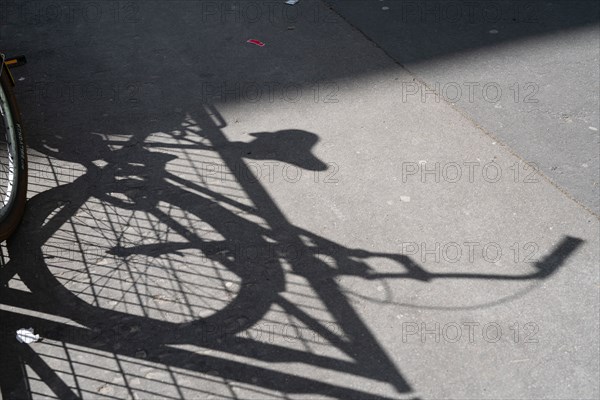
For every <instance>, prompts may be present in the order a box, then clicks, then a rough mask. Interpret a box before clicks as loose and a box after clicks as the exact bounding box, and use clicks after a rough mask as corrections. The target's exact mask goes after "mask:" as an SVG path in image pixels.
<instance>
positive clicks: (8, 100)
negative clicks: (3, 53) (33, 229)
mask: <svg viewBox="0 0 600 400" xmlns="http://www.w3.org/2000/svg"><path fill="white" fill-rule="evenodd" d="M0 90H1V91H2V93H0V108H1V110H0V112H1V114H2V116H1V118H2V121H1V122H0V123H2V124H3V126H0V129H2V130H3V131H4V132H2V133H0V135H4V138H5V140H6V144H7V153H8V155H7V158H6V162H3V163H2V165H1V166H0V167H2V168H4V167H7V170H8V171H9V172H8V177H9V178H8V179H7V182H6V190H7V196H6V197H7V198H6V199H4V198H1V199H0V241H4V240H6V239H7V238H8V237H10V235H11V234H12V233H13V232H14V231H15V229H17V226H18V225H19V222H20V221H21V218H22V216H23V212H24V211H25V202H26V196H27V150H26V146H25V138H24V135H23V129H22V123H21V114H20V113H19V108H18V106H17V102H16V99H15V97H14V94H13V92H12V83H11V81H10V78H9V76H8V72H7V71H2V74H0ZM5 164H6V165H5ZM11 174H12V176H11ZM0 185H1V186H2V187H0V189H2V190H4V189H5V188H4V186H5V185H4V182H2V183H0Z"/></svg>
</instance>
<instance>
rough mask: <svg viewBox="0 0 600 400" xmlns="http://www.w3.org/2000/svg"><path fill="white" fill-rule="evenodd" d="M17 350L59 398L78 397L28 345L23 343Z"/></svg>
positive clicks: (68, 399) (66, 399)
mask: <svg viewBox="0 0 600 400" xmlns="http://www.w3.org/2000/svg"><path fill="white" fill-rule="evenodd" d="M18 351H19V353H20V354H22V355H23V361H24V362H25V363H26V364H27V365H29V367H31V369H33V371H34V372H35V373H36V374H37V375H38V376H39V377H40V379H42V380H43V381H44V382H45V383H46V384H47V385H48V387H49V388H50V390H52V391H53V392H54V394H56V396H57V397H58V398H59V399H65V400H70V399H79V396H77V395H76V394H75V393H74V392H73V391H72V390H71V388H69V386H67V384H66V383H65V382H64V381H63V380H62V379H61V378H60V377H59V376H58V375H57V374H56V372H54V370H53V369H52V368H51V367H50V366H49V365H48V364H47V363H46V362H45V361H44V360H43V359H42V358H41V357H40V356H39V355H37V354H36V352H35V351H33V350H32V349H31V347H30V346H29V345H27V344H23V345H22V347H21V348H19V350H18Z"/></svg>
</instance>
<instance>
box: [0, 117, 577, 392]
mask: <svg viewBox="0 0 600 400" xmlns="http://www.w3.org/2000/svg"><path fill="white" fill-rule="evenodd" d="M225 127H226V123H225V121H224V120H223V118H221V117H220V116H219V114H218V112H217V111H216V110H215V109H214V108H212V107H207V108H205V109H202V110H197V111H195V112H194V113H192V115H188V116H187V117H186V118H185V119H184V120H183V121H182V122H181V124H180V126H179V127H178V128H177V129H175V130H172V131H170V132H166V133H165V132H157V133H147V134H143V135H131V136H130V137H127V136H116V135H112V136H111V135H108V134H93V135H88V136H89V140H90V141H93V142H94V143H93V147H94V148H95V149H96V150H97V151H96V152H95V153H94V154H87V153H85V154H82V153H67V156H63V153H61V152H60V151H59V150H56V151H55V150H53V149H60V148H61V146H64V143H63V144H62V145H61V143H60V138H57V137H50V138H48V142H47V143H45V147H43V149H45V150H43V152H42V151H40V153H39V154H35V153H34V155H33V156H32V165H33V166H34V168H32V170H33V171H34V179H33V181H34V185H33V186H34V187H33V191H34V193H35V196H33V198H32V199H31V200H30V202H29V206H28V212H27V215H26V217H25V219H24V221H23V224H22V225H21V227H20V229H19V231H18V232H17V234H16V236H15V237H14V238H13V239H12V240H11V242H10V243H9V245H8V249H7V250H8V258H9V261H8V262H7V263H6V265H5V266H4V267H3V269H2V270H1V271H2V273H1V274H0V280H1V281H2V283H3V285H6V287H4V288H2V295H1V301H2V304H4V305H3V306H2V311H1V312H2V314H3V317H2V318H3V320H6V321H10V322H9V323H8V324H7V325H5V335H4V336H8V337H5V338H4V340H3V347H4V349H3V353H5V354H6V356H5V357H3V361H2V363H3V369H2V370H3V371H8V372H7V373H6V374H5V375H4V377H3V378H2V380H1V383H2V390H3V393H4V394H6V395H9V394H11V393H12V395H15V394H16V395H24V394H25V393H27V392H29V393H31V395H33V396H34V397H35V396H37V395H40V396H42V395H43V396H48V397H56V398H78V397H84V398H85V397H93V398H98V397H105V398H119V399H121V398H126V397H131V398H135V397H138V398H151V397H160V398H173V399H176V398H206V397H208V396H209V395H210V396H214V398H279V399H285V398H290V396H293V395H297V394H307V395H311V396H316V395H318V396H330V397H335V398H344V399H349V398H361V399H370V398H372V399H375V398H378V399H379V398H397V396H398V395H399V394H405V395H407V396H409V395H410V394H411V392H412V388H411V387H410V385H409V384H408V382H407V381H406V380H405V378H404V377H403V376H402V374H401V373H400V370H399V368H398V366H397V365H396V364H395V362H394V361H393V360H392V358H391V357H390V356H389V355H388V352H387V351H386V349H385V348H384V347H383V345H381V344H380V343H379V342H378V340H377V339H376V338H375V336H374V335H373V333H372V332H371V330H370V329H369V327H368V326H367V325H366V323H365V322H364V321H363V320H362V319H361V317H360V316H359V314H358V312H357V311H356V310H355V308H354V307H353V305H352V302H351V298H352V297H353V296H354V297H357V296H358V297H361V294H360V293H353V292H352V290H349V289H347V288H344V287H343V286H342V285H340V283H339V281H338V278H339V277H342V276H345V277H354V278H357V279H363V280H371V281H378V282H379V281H380V282H388V281H392V280H406V281H410V282H415V283H418V284H422V285H427V284H431V283H432V282H435V281H439V280H452V279H480V280H482V281H488V282H489V281H499V280H503V281H508V282H510V281H515V282H516V281H528V282H535V281H539V280H541V279H545V278H547V277H548V276H550V275H551V274H552V273H553V272H554V271H556V270H557V269H558V268H559V267H560V265H561V264H562V263H563V261H564V260H565V258H566V257H568V255H569V254H570V253H572V252H573V251H574V250H575V249H576V248H577V247H578V246H579V245H580V243H581V241H580V240H578V239H575V238H565V240H564V241H563V243H562V244H560V245H559V246H558V247H557V248H556V249H554V252H553V253H552V254H551V255H550V256H548V257H546V258H545V259H544V260H541V261H540V262H539V263H537V264H536V265H535V266H534V270H533V271H529V272H525V273H522V274H517V275H514V274H513V275H503V274H496V273H492V274H485V273H480V274H476V273H463V272H460V271H459V272H452V273H449V272H430V271H427V270H425V269H424V268H423V267H422V266H420V265H419V264H418V263H417V262H416V261H415V260H413V259H411V258H410V257H409V256H407V255H403V254H389V253H382V252H372V251H367V250H362V249H350V248H347V247H344V246H342V245H340V244H337V243H335V242H333V241H331V240H328V239H326V238H323V237H321V236H319V235H317V234H315V233H312V232H309V231H307V230H305V229H303V228H300V227H297V226H294V225H293V224H292V223H291V222H290V221H289V220H288V219H287V218H286V216H285V214H284V212H283V211H282V210H281V209H280V208H279V207H278V205H277V204H276V203H275V201H274V200H273V199H272V198H271V196H270V195H269V194H268V192H267V190H266V189H265V187H264V185H263V184H262V183H261V181H260V179H259V177H257V174H256V171H255V170H253V169H252V167H251V166H250V163H249V162H248V160H253V161H258V162H270V161H279V162H285V163H288V164H289V165H293V166H295V167H297V168H302V169H304V170H309V171H322V170H324V169H326V168H327V164H326V163H325V162H324V161H322V160H319V159H318V158H317V157H316V156H314V154H313V153H312V149H313V147H314V146H315V145H316V144H317V142H318V136H317V135H315V134H314V133H311V132H305V131H300V130H286V131H281V132H274V133H269V132H260V133H256V134H254V135H251V137H252V139H251V140H250V141H249V142H232V141H230V140H228V139H227V137H226V136H225V134H224V132H223V128H225ZM41 148H42V147H40V149H41ZM69 154H70V155H69ZM36 163H38V166H37V167H36ZM36 168H37V169H38V171H37V173H38V174H37V175H36ZM375 258H377V259H382V260H387V261H388V264H390V265H392V267H391V270H387V271H379V270H378V269H377V268H376V267H374V266H373V263H372V260H373V259H375ZM15 274H18V275H15ZM361 298H362V299H363V300H365V299H366V300H367V301H370V300H373V299H370V298H369V296H368V295H366V294H362V297H361ZM376 301H378V300H376ZM381 302H382V303H387V304H390V303H392V304H393V302H394V300H393V299H383V300H381ZM22 326H33V327H35V328H36V330H37V331H38V332H40V333H41V334H42V336H43V337H44V338H45V339H44V340H43V341H42V342H41V343H38V344H36V345H35V347H33V346H31V347H29V346H26V345H16V344H14V343H13V342H14V340H13V339H12V338H11V337H10V335H12V333H11V332H14V330H15V329H17V328H19V327H22ZM348 376H351V379H348ZM373 382H377V383H379V384H378V385H373V384H372V383H373ZM366 388H369V389H368V390H367V389H366Z"/></svg>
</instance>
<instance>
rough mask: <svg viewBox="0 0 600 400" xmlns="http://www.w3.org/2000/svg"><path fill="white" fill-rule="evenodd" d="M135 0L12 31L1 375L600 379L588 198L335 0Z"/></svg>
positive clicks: (367, 380) (162, 385)
mask: <svg viewBox="0 0 600 400" xmlns="http://www.w3.org/2000/svg"><path fill="white" fill-rule="evenodd" d="M135 4H137V5H138V6H139V8H137V9H135V10H137V11H136V12H135V13H134V14H133V16H136V18H135V19H134V20H126V19H120V20H117V21H112V20H106V21H105V20H99V21H98V23H95V24H92V23H84V22H80V23H74V24H71V25H65V26H63V27H62V28H61V29H53V28H54V27H55V26H54V25H52V24H42V23H40V24H36V25H35V26H34V29H25V28H24V27H19V26H10V27H8V28H3V30H2V31H1V32H2V37H3V38H4V37H7V35H8V37H15V38H19V39H20V41H19V42H17V41H15V43H14V47H13V48H12V49H8V50H12V51H13V52H14V51H16V49H19V51H20V52H23V53H26V54H28V55H29V54H32V55H33V56H30V64H29V65H28V66H27V69H22V70H17V71H15V72H16V76H17V78H21V77H23V78H25V80H24V81H21V82H20V83H21V85H19V87H18V88H17V90H18V94H19V100H20V101H21V104H22V108H23V115H24V119H25V121H28V124H27V128H28V133H29V138H30V143H31V154H32V156H31V163H32V173H33V179H32V186H31V192H30V201H29V207H28V210H27V214H26V217H25V219H24V221H23V224H22V226H21V227H20V230H19V232H18V233H17V235H16V237H15V238H14V239H13V241H12V242H10V243H9V244H8V256H9V258H10V261H9V263H8V265H7V266H6V267H5V268H8V269H7V271H11V270H13V271H15V272H17V271H18V275H15V276H14V277H12V279H11V280H10V281H9V282H8V287H6V288H5V287H3V288H2V291H1V292H0V293H1V294H2V296H1V303H2V305H1V307H2V309H1V312H2V317H1V318H2V322H3V326H4V327H5V328H6V331H7V335H4V336H6V338H5V339H3V341H2V346H3V349H2V353H3V354H7V355H8V356H6V357H4V356H3V357H2V371H4V372H5V375H4V376H3V377H2V381H0V383H1V387H2V391H3V394H7V393H10V392H13V393H17V394H22V391H23V390H25V389H26V388H27V387H28V388H29V389H30V391H31V392H34V393H36V394H39V395H46V396H48V397H56V398H63V397H82V398H144V399H145V398H243V399H246V398H248V399H251V398H256V399H265V398H274V399H288V398H294V399H295V398H343V399H351V398H352V399H369V398H372V399H375V398H406V399H413V398H449V397H453V398H472V399H481V398H489V399H492V398H521V399H529V398H595V397H597V396H598V391H599V390H598V384H597V381H598V380H597V377H598V374H599V370H598V365H597V364H598V363H597V361H598V357H597V350H598V345H599V344H598V337H597V335H596V332H597V331H598V319H597V315H598V311H599V309H598V301H599V298H598V285H599V277H598V269H597V262H598V259H599V254H598V253H599V242H598V240H599V239H598V230H599V223H598V222H599V221H598V219H597V218H596V217H595V216H594V215H593V214H591V213H590V212H589V211H586V210H585V209H584V208H583V207H581V206H580V205H578V204H577V203H576V202H574V201H573V200H571V199H570V198H569V197H568V196H566V195H565V194H564V193H563V192H561V191H560V190H559V189H557V188H556V186H554V185H553V184H551V183H550V182H548V180H547V179H545V178H544V177H543V176H542V175H540V174H538V173H535V174H531V170H528V169H527V166H526V165H525V164H523V160H522V159H521V158H519V157H517V156H515V155H514V154H513V152H512V150H511V149H510V148H508V147H506V146H504V145H501V144H499V143H497V142H495V140H494V139H493V138H492V137H491V136H489V135H488V134H487V133H486V132H484V131H483V130H482V129H480V128H479V127H477V126H476V125H475V124H474V123H473V122H472V121H471V120H470V119H468V118H466V117H465V116H464V115H463V114H462V113H461V112H460V111H458V110H456V109H454V108H452V107H450V106H449V105H448V104H445V103H443V102H440V103H436V102H433V103H430V102H421V101H420V99H419V98H417V97H415V96H410V97H407V98H406V99H404V98H403V97H402V95H401V93H402V88H403V86H405V83H407V82H409V83H415V84H416V85H420V83H419V82H418V81H417V80H416V77H415V76H413V75H411V74H410V73H408V72H407V71H406V70H404V69H402V68H399V67H398V66H397V64H396V63H395V62H394V61H393V60H391V59H390V58H389V57H388V56H386V55H385V54H384V53H383V52H382V51H381V50H380V49H378V48H377V47H376V46H374V45H373V44H372V43H371V42H369V41H368V40H366V39H365V38H364V37H363V35H361V34H360V33H359V32H357V31H356V30H355V29H353V28H351V27H349V26H348V25H346V24H345V23H344V22H343V21H342V20H341V19H340V18H339V17H338V16H336V14H334V13H333V12H332V11H330V10H329V9H328V8H327V7H326V6H324V5H323V3H321V2H318V1H307V0H302V1H301V2H300V3H298V4H297V5H296V6H293V7H296V8H298V9H299V10H305V11H303V12H302V13H301V14H300V16H299V17H298V19H297V20H295V21H294V22H293V24H292V23H290V20H289V18H287V17H285V14H281V16H279V17H274V19H271V17H264V18H259V19H257V20H255V21H254V22H250V21H249V20H248V17H247V15H249V14H239V15H240V17H239V19H238V20H235V19H233V20H227V19H225V20H223V19H222V17H223V15H225V16H229V17H228V18H235V15H236V14H235V12H237V11H236V10H239V8H235V7H240V4H241V3H237V2H226V3H220V2H219V3H210V2H209V3H197V2H183V1H182V2H169V3H164V2H146V3H135ZM202 4H204V5H205V6H206V4H211V7H212V6H214V5H219V4H225V5H224V6H223V7H227V8H225V9H219V8H217V9H216V11H215V9H213V8H210V9H207V8H205V9H202ZM253 4H258V3H253ZM260 6H261V7H263V8H261V10H264V11H261V13H262V14H261V15H270V14H269V13H268V4H267V3H261V4H260ZM219 7H220V6H219ZM223 10H226V11H227V13H224V12H223ZM232 10H233V11H232ZM126 11H127V10H126ZM128 12H131V10H129V11H128ZM232 12H233V14H232ZM203 13H204V14H203ZM315 13H316V15H318V16H319V18H325V19H317V21H320V23H315V22H314V21H315V20H314V19H313V18H314V15H315ZM103 15H105V14H103ZM108 15H110V14H108ZM126 15H128V16H132V15H131V14H126ZM215 15H216V16H217V17H216V18H217V19H209V18H208V17H210V18H215ZM243 15H246V17H243ZM276 15H280V14H276ZM203 17H206V19H205V20H204V21H203V22H204V23H198V21H199V20H201V21H202V18H203ZM324 21H328V22H324ZM109 26H110V27H111V29H108V27H109ZM290 26H293V27H294V28H293V29H288V28H289V27H290ZM74 33H77V36H74ZM38 35H39V36H38ZM40 38H43V40H39V39H40ZM250 38H255V39H258V40H261V41H263V42H265V43H266V46H265V47H262V48H260V47H256V46H253V45H251V44H247V43H245V40H247V39H250ZM324 38H325V39H324ZM238 39H239V40H238ZM36 40H37V41H36ZM82 42H84V43H87V45H86V46H81V45H79V43H82ZM42 56H43V58H42ZM38 57H39V58H38ZM32 59H33V61H31V60H32ZM36 60H40V61H39V62H37V61H36ZM257 86H258V87H259V88H261V91H260V92H256V87H257ZM419 87H420V86H419ZM40 88H42V89H43V88H47V89H48V88H59V89H61V90H62V91H59V92H57V91H56V90H54V91H53V92H54V93H67V94H68V95H63V94H61V95H60V96H57V97H50V95H49V94H47V93H48V92H47V91H46V92H45V91H43V90H42V89H40ZM78 88H88V89H89V90H90V91H79V89H78ZM93 88H100V90H99V91H98V90H91V89H93ZM67 89H69V90H67ZM51 92H52V91H51ZM257 93H259V94H260V96H257ZM281 138H284V140H282V139H281ZM11 268H12V269H11ZM3 271H5V270H4V269H3ZM2 276H3V277H4V275H2ZM29 326H32V327H34V328H35V330H36V333H40V335H41V336H42V337H44V340H43V341H42V342H41V343H36V344H33V345H31V346H30V347H27V348H23V347H19V346H17V345H16V344H12V343H11V338H10V335H9V334H10V333H11V332H12V331H11V330H12V329H13V328H15V329H18V328H21V327H29ZM22 367H23V368H24V370H25V371H26V372H25V373H21V372H20V371H21V370H22V369H21V368H22ZM24 382H26V383H27V385H25V384H24Z"/></svg>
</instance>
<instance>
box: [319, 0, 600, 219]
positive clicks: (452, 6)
mask: <svg viewBox="0 0 600 400" xmlns="http://www.w3.org/2000/svg"><path fill="white" fill-rule="evenodd" d="M329 3H330V4H331V5H332V6H333V7H334V9H335V10H336V12H338V13H339V14H340V15H342V16H343V17H344V18H345V19H346V20H347V21H348V22H349V23H351V24H352V25H353V26H355V27H356V28H357V29H359V30H360V31H361V32H363V33H364V34H365V35H366V36H367V37H369V38H370V39H371V40H373V41H374V42H375V43H377V45H379V46H381V48H382V49H384V50H385V52H386V53H387V54H389V55H390V56H391V57H393V58H394V60H396V61H397V62H398V63H399V64H401V65H403V66H405V67H406V68H407V69H409V70H410V71H411V72H413V73H414V74H415V76H417V77H418V78H419V79H420V80H422V81H423V82H425V83H426V84H427V86H428V89H427V90H419V89H415V87H414V86H412V85H406V86H405V90H404V95H405V96H406V97H409V96H414V97H418V98H420V99H421V100H422V101H424V102H435V101H441V100H444V101H447V102H449V103H453V104H456V106H457V107H458V108H459V109H461V110H463V111H464V112H465V113H466V115H468V116H469V117H470V118H472V119H473V120H474V121H475V122H476V123H477V124H478V125H480V126H481V127H482V128H483V129H485V130H486V131H487V132H489V133H490V134H492V135H494V136H495V137H496V138H498V140H499V141H501V142H503V143H505V144H507V145H508V146H509V147H510V148H511V149H513V150H514V151H515V153H516V154H518V155H519V156H520V157H522V158H523V160H524V161H526V162H528V163H532V170H535V169H537V168H539V169H541V170H542V171H543V173H544V174H545V175H547V176H548V177H549V178H550V179H551V180H552V181H553V182H555V183H556V184H557V185H558V186H559V187H561V188H563V189H564V190H565V191H566V192H568V193H569V194H570V195H571V196H572V197H573V198H574V199H576V200H577V201H579V202H580V203H582V204H583V205H584V206H586V207H587V208H589V209H590V210H592V211H593V212H595V213H596V214H600V182H599V179H598V175H599V171H600V162H599V159H600V138H599V135H600V130H599V129H600V126H599V125H600V123H599V118H600V117H599V110H600V102H599V93H600V86H599V82H600V70H599V68H598V65H599V60H600V28H599V27H600V26H599V19H600V17H599V15H600V5H599V3H598V2H596V1H562V0H559V1H529V2H521V1H491V2H490V1H445V0H442V1H429V0H428V1H423V2H418V1H411V0H407V1H403V0H399V1H394V0H391V1H390V0H385V1H379V2H377V1H365V0H363V1H361V0H351V1H339V0H330V1H329ZM433 92H435V93H437V94H439V98H437V97H436V96H435V95H434V94H433ZM526 173H527V172H526Z"/></svg>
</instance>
